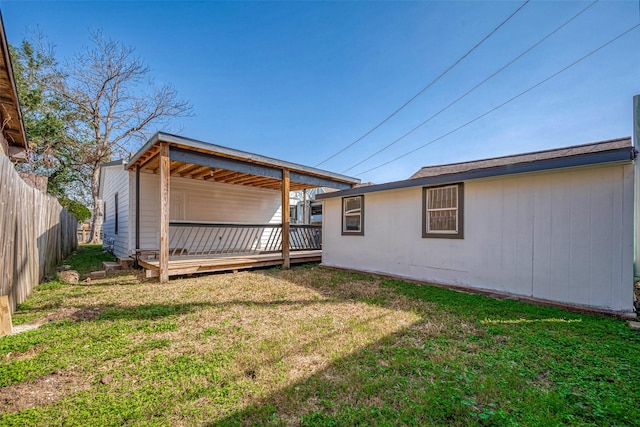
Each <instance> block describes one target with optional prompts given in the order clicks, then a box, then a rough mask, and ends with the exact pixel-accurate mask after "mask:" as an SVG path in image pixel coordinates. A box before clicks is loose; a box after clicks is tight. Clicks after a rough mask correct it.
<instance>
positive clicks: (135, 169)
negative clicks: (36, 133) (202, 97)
mask: <svg viewBox="0 0 640 427" xmlns="http://www.w3.org/2000/svg"><path fill="white" fill-rule="evenodd" d="M357 183H359V180H357V179H355V178H351V177H347V176H344V175H340V174H335V173H332V172H328V171H323V170H320V169H316V168H311V167H307V166H303V165H299V164H294V163H290V162H285V161H281V160H277V159H271V158H267V157H264V156H260V155H257V154H252V153H246V152H242V151H239V150H234V149H230V148H227V147H222V146H218V145H213V144H208V143H205V142H201V141H195V140H191V139H187V138H183V137H179V136H175V135H169V134H164V133H158V134H156V135H154V136H153V137H152V138H151V139H150V140H149V141H148V142H147V144H145V146H144V147H142V148H141V149H140V150H139V151H138V152H137V153H136V154H134V155H133V157H132V158H131V160H130V161H129V162H123V161H115V162H110V163H106V164H104V165H103V166H102V169H101V176H100V198H101V199H102V201H103V203H104V208H105V216H104V223H103V241H104V242H105V243H106V244H108V245H110V244H111V243H112V244H113V253H114V254H115V255H116V256H118V257H121V258H126V257H134V256H137V257H138V261H139V262H141V263H143V264H144V267H145V268H148V269H150V270H154V271H155V272H156V273H158V272H159V275H160V277H161V280H163V272H164V273H166V275H165V277H164V280H168V275H169V274H174V275H178V274H189V273H192V272H206V271H220V270H222V269H234V270H235V269H238V268H249V267H250V266H258V265H260V266H264V265H277V264H279V263H280V264H282V265H285V266H286V265H288V264H289V262H290V261H291V259H293V258H295V259H296V262H306V261H309V260H319V259H320V246H319V245H320V227H319V226H313V225H306V224H305V225H298V224H295V225H290V219H289V213H290V209H289V205H290V201H289V193H290V191H297V190H306V189H312V188H316V187H324V186H326V187H329V188H335V189H346V188H351V187H352V186H353V185H355V184H357ZM162 200H164V202H162ZM283 205H284V206H286V207H287V209H285V211H284V213H283V211H282V206H283ZM290 251H298V252H297V254H296V256H293V255H291V254H290V253H289V252H290ZM267 253H269V254H274V253H281V254H282V255H281V257H280V256H279V255H278V256H276V257H274V256H273V255H269V256H268V257H266V256H265V254H267ZM232 255H233V256H236V258H233V259H232ZM238 255H244V256H245V259H243V260H241V259H239V258H238V257H237V256H238ZM248 256H251V257H252V259H251V260H247V259H246V257H248ZM216 257H217V258H225V259H226V264H225V265H224V266H221V265H222V264H221V262H220V261H219V260H214V259H213V258H216ZM169 258H170V259H169ZM163 260H164V261H163ZM162 262H164V264H162Z"/></svg>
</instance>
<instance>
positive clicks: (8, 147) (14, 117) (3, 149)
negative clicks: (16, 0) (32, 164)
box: [0, 15, 29, 162]
mask: <svg viewBox="0 0 640 427" xmlns="http://www.w3.org/2000/svg"><path fill="white" fill-rule="evenodd" d="M0 53H1V54H0V104H1V106H2V108H0V119H2V129H1V130H0V153H2V154H4V155H5V156H7V157H9V158H10V159H11V160H12V161H13V162H23V161H26V160H28V158H29V151H28V148H27V137H26V134H25V131H24V123H23V121H22V113H21V112H20V103H19V102H18V90H17V88H16V81H15V77H14V75H13V67H12V65H11V58H10V56H9V44H8V43H7V37H6V35H5V32H4V23H2V16H1V15H0Z"/></svg>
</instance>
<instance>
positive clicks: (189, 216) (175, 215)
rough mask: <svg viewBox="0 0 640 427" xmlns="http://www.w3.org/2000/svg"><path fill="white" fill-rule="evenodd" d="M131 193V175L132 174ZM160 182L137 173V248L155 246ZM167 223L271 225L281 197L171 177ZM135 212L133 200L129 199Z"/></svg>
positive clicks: (275, 220) (276, 217)
mask: <svg viewBox="0 0 640 427" xmlns="http://www.w3.org/2000/svg"><path fill="white" fill-rule="evenodd" d="M131 182H132V185H133V186H134V187H132V188H133V189H134V190H133V191H132V194H135V176H134V175H133V174H132V178H131ZM159 195H160V181H159V177H158V175H152V174H146V173H143V174H140V206H141V210H140V247H141V248H142V249H157V248H158V246H159V242H160V239H159V227H160V226H159V218H160V205H159V202H158V199H159ZM169 197H170V220H185V221H208V222H225V223H234V222H235V223H257V224H266V223H275V224H279V223H280V221H281V215H282V214H281V208H280V206H281V194H280V191H277V190H268V189H262V188H254V187H248V186H243V185H232V184H223V183H216V182H206V181H200V180H194V179H189V178H177V177H172V178H171V189H170V196H169ZM131 204H132V212H135V197H132V202H131ZM131 218H132V222H131V224H132V228H131V229H132V233H131V235H132V238H131V252H133V251H135V213H132V215H131Z"/></svg>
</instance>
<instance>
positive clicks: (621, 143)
mask: <svg viewBox="0 0 640 427" xmlns="http://www.w3.org/2000/svg"><path fill="white" fill-rule="evenodd" d="M630 146H631V138H618V139H611V140H608V141H602V142H595V143H590V144H583V145H574V146H571V147H564V148H556V149H552V150H544V151H535V152H532V153H523V154H516V155H513V156H504V157H495V158H492V159H483V160H474V161H471V162H462V163H450V164H447V165H437V166H425V167H423V168H422V169H420V170H419V171H418V172H416V173H414V174H413V175H411V177H409V179H416V178H424V177H429V176H438V175H446V174H452V173H460V172H467V171H470V170H476V169H485V168H493V167H497V166H507V165H515V164H519V163H529V162H536V161H539V160H549V159H559V158H563V157H570V156H577V155H580V154H588V153H597V152H602V151H610V150H616V149H618V148H627V147H630Z"/></svg>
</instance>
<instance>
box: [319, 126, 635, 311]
mask: <svg viewBox="0 0 640 427" xmlns="http://www.w3.org/2000/svg"><path fill="white" fill-rule="evenodd" d="M636 154H637V151H636V150H635V149H634V147H633V146H632V144H631V139H630V138H622V139H616V140H611V141H603V142H598V143H593V144H586V145H579V146H574V147H567V148H561V149H556V150H548V151H540V152H535V153H528V154H520V155H515V156H508V157H500V158H495V159H489V160H480V161H472V162H466V163H456V164H449V165H442V166H432V167H425V168H422V169H421V170H420V171H418V172H417V173H416V174H414V175H413V176H412V177H411V178H410V179H408V180H405V181H398V182H390V183H386V184H380V185H372V186H367V187H358V188H352V189H348V190H344V191H338V192H334V193H326V194H321V195H319V196H318V199H321V200H323V201H324V222H323V261H322V263H323V265H326V266H331V267H339V268H345V269H350V270H359V271H365V272H372V273H381V274H384V275H390V276H397V277H402V278H408V279H413V280H417V281H421V282H432V283H437V284H443V285H450V286H454V287H459V288H465V289H468V288H473V289H477V290H482V291H488V292H492V293H503V294H509V295H518V296H523V297H527V298H528V299H534V300H542V301H549V302H553V303H560V304H563V305H571V306H581V307H589V308H594V309H598V310H604V311H609V312H617V313H621V314H629V315H631V314H632V313H633V311H634V298H633V285H634V206H635V205H636V203H637V202H638V201H637V200H634V197H635V192H636V191H637V190H640V188H635V189H634V181H635V179H634V176H636V171H635V169H634V168H635V161H634V160H635V158H636ZM636 178H638V176H636ZM636 238H637V236H636ZM636 245H637V242H636Z"/></svg>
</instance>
